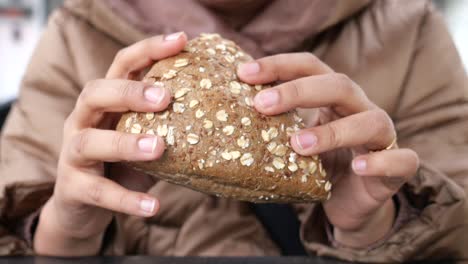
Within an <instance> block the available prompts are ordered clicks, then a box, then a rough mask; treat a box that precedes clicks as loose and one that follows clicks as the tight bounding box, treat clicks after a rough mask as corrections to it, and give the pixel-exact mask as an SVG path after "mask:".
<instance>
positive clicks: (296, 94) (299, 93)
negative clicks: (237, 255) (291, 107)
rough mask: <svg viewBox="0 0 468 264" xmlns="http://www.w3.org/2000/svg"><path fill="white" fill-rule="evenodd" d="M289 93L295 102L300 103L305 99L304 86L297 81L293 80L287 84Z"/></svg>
mask: <svg viewBox="0 0 468 264" xmlns="http://www.w3.org/2000/svg"><path fill="white" fill-rule="evenodd" d="M285 84H286V90H287V93H288V94H289V95H290V96H291V98H294V100H293V101H294V102H298V101H299V100H300V99H301V98H304V97H303V96H304V89H303V87H302V85H299V83H298V81H297V80H293V81H290V82H287V83H285Z"/></svg>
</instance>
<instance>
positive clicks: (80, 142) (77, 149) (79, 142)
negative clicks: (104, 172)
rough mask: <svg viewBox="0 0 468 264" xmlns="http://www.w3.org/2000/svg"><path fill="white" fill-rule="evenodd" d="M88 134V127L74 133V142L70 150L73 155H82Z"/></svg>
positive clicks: (89, 134) (86, 145)
mask: <svg viewBox="0 0 468 264" xmlns="http://www.w3.org/2000/svg"><path fill="white" fill-rule="evenodd" d="M90 136H91V133H90V129H89V128H86V129H83V130H81V131H79V132H78V133H77V134H76V135H75V138H74V140H73V142H74V143H73V144H72V145H73V147H72V151H73V153H74V155H75V156H82V155H84V153H85V152H86V149H87V148H88V145H89V141H90Z"/></svg>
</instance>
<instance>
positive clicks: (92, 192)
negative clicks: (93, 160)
mask: <svg viewBox="0 0 468 264" xmlns="http://www.w3.org/2000/svg"><path fill="white" fill-rule="evenodd" d="M103 186H104V182H103V181H102V180H100V179H95V180H93V181H92V182H91V183H90V184H89V186H88V188H87V189H86V196H87V199H88V200H89V201H90V202H91V203H93V204H100V203H101V202H102V195H103V192H104V187H103Z"/></svg>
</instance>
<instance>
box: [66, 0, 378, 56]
mask: <svg viewBox="0 0 468 264" xmlns="http://www.w3.org/2000/svg"><path fill="white" fill-rule="evenodd" d="M207 1H208V2H209V0H207ZM207 1H204V2H207ZM211 1H213V0H211ZM226 1H231V2H232V0H224V1H217V2H226ZM370 2H371V0H352V1H339V0H296V1H294V2H291V1H282V0H274V1H271V2H267V3H266V4H265V6H264V7H263V8H262V9H261V10H260V11H259V12H257V13H256V14H255V15H254V16H253V17H252V18H251V19H249V20H248V21H247V23H245V24H244V25H243V26H242V27H241V28H238V29H234V28H232V27H230V26H228V25H227V24H226V23H225V22H224V21H223V20H222V19H221V18H220V16H219V14H217V11H216V9H213V8H209V7H207V5H206V4H202V3H200V2H199V1H197V0H181V1H164V0H153V1H144V0H134V1H128V0H106V1H92V0H68V1H66V2H65V8H66V9H68V10H69V11H70V12H72V13H74V14H75V15H77V16H79V17H81V18H82V19H85V20H86V21H87V22H89V23H91V24H93V25H94V26H95V27H96V28H98V29H100V30H102V31H103V32H104V33H106V34H108V35H110V36H111V37H113V38H114V39H116V40H117V41H119V42H122V43H123V44H125V45H128V44H131V43H133V42H135V41H137V40H139V39H142V38H144V37H146V36H149V35H153V34H168V33H172V32H177V31H185V32H186V33H187V34H188V36H189V37H190V38H192V37H195V36H197V35H199V34H200V33H202V32H216V33H220V34H221V35H223V36H224V37H226V38H229V39H232V40H234V41H236V42H237V43H238V44H239V45H240V46H241V47H242V48H244V49H245V50H246V51H247V52H249V53H251V54H253V55H254V57H259V56H264V55H268V54H273V53H280V52H287V51H292V50H295V49H297V48H298V47H299V46H300V45H302V44H303V43H304V42H305V41H306V40H310V39H311V38H313V37H314V36H316V35H317V34H318V33H320V32H323V31H324V30H326V29H327V28H329V27H331V26H333V25H336V24H338V23H340V22H341V21H344V20H346V19H347V18H349V17H350V16H352V15H354V14H355V13H356V12H358V11H359V10H361V9H362V8H364V7H365V6H366V5H368V4H369V3H370Z"/></svg>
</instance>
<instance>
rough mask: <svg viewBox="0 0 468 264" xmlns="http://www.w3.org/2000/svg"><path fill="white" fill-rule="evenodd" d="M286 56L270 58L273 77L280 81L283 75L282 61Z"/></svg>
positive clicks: (280, 55)
mask: <svg viewBox="0 0 468 264" xmlns="http://www.w3.org/2000/svg"><path fill="white" fill-rule="evenodd" d="M285 57H286V54H278V55H274V56H271V57H270V60H269V63H270V64H271V71H272V74H273V76H274V77H275V78H276V79H279V78H280V76H281V75H282V72H281V70H280V69H281V64H282V61H283V60H284V59H285Z"/></svg>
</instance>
